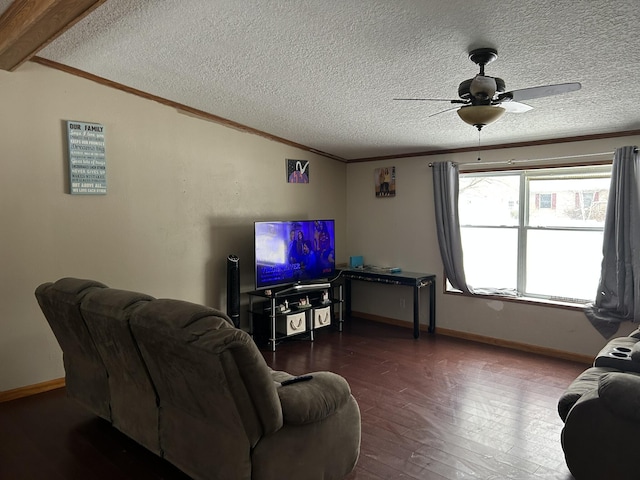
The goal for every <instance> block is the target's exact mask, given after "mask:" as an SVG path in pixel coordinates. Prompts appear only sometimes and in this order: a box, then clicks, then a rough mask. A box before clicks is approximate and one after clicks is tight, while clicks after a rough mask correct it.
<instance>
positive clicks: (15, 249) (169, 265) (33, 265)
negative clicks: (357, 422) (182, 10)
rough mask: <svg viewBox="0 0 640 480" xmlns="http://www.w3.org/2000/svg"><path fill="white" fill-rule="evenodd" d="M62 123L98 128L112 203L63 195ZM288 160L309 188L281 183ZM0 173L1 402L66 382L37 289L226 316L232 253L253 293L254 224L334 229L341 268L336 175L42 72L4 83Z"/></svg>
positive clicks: (223, 130) (282, 151)
mask: <svg viewBox="0 0 640 480" xmlns="http://www.w3.org/2000/svg"><path fill="white" fill-rule="evenodd" d="M66 120H77V121H83V122H95V123H100V124H103V125H104V126H105V130H106V158H107V184H108V194H107V195H102V196H81V195H69V194H68V193H67V192H68V180H67V176H68V167H67V163H68V159H67V154H66V151H65V149H66V143H65V132H66V125H65V121H66ZM294 140H295V139H294ZM286 158H293V159H308V160H310V162H311V163H310V167H309V168H310V174H311V183H310V184H308V185H301V184H287V183H286V181H285V178H286V175H285V171H286V170H285V159H286ZM0 163H1V166H2V174H1V176H0V224H1V226H2V230H1V233H0V247H1V252H2V253H1V258H2V265H1V268H0V391H5V390H10V389H13V388H17V387H21V386H25V385H31V384H35V383H39V382H43V381H47V380H51V379H55V378H59V377H62V376H64V370H63V367H62V354H61V351H60V349H59V347H58V344H57V342H56V340H55V337H54V336H53V334H52V333H51V330H50V329H49V327H48V325H47V323H46V321H45V319H44V316H43V315H42V313H41V312H40V309H39V307H38V305H37V303H36V300H35V297H34V295H33V292H34V290H35V288H36V287H37V286H38V285H39V284H40V283H43V282H47V281H55V280H57V279H58V278H61V277H64V276H75V277H81V278H91V279H95V280H99V281H101V282H104V283H106V284H107V285H109V286H112V287H115V288H123V289H130V290H137V291H141V292H144V293H148V294H150V295H153V296H155V297H170V298H179V299H183V300H188V301H193V302H198V303H204V304H207V305H210V306H213V307H216V308H220V309H221V310H223V311H224V310H225V309H226V270H225V268H226V257H227V255H228V254H230V253H235V254H237V255H238V256H239V257H240V265H241V272H240V274H241V275H240V276H241V283H242V286H241V290H242V291H243V292H244V291H248V290H251V289H252V286H253V281H254V280H253V222H254V221H256V220H272V219H297V218H299V219H305V218H319V217H322V218H334V219H335V220H336V231H337V239H336V244H337V245H336V251H337V254H338V259H337V260H338V261H344V252H345V243H346V229H345V216H346V210H345V192H346V186H345V183H346V165H345V164H344V163H341V162H337V161H334V160H331V159H327V158H325V157H320V156H317V155H313V154H310V153H308V152H305V151H301V150H299V149H295V148H292V147H288V146H286V145H283V144H280V143H277V142H273V141H270V140H267V139H265V138H262V137H259V136H256V135H251V134H247V133H242V132H239V131H237V130H234V129H231V128H227V127H224V126H221V125H218V124H215V123H212V122H208V121H204V120H201V119H197V118H193V117H190V116H187V115H184V114H181V113H180V112H178V111H176V110H175V109H172V108H169V107H166V106H163V105H161V104H158V103H156V102H153V101H149V100H145V99H143V98H139V97H136V96H133V95H130V94H127V93H124V92H121V91H118V90H115V89H111V88H108V87H105V86H102V85H99V84H97V83H93V82H90V81H88V80H85V79H82V78H78V77H74V76H72V75H68V74H65V73H62V72H59V71H56V70H53V69H49V68H46V67H43V66H41V65H38V64H34V63H27V64H25V65H24V66H22V67H21V68H20V69H19V70H18V71H16V72H14V73H8V72H4V71H0ZM341 254H342V258H341ZM243 303H246V299H243ZM243 316H245V317H246V315H245V314H244V312H243ZM245 321H246V318H243V322H245Z"/></svg>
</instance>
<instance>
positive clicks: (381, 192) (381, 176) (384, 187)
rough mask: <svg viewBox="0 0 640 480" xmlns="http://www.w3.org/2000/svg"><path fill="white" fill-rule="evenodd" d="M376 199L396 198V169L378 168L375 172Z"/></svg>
mask: <svg viewBox="0 0 640 480" xmlns="http://www.w3.org/2000/svg"><path fill="white" fill-rule="evenodd" d="M373 183H374V186H375V191H376V197H395V196H396V167H383V168H376V169H375V170H374V171H373Z"/></svg>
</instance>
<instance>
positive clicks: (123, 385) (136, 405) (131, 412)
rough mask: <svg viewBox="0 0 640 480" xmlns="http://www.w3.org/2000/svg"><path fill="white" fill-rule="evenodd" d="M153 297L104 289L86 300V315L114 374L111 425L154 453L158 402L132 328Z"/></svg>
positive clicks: (83, 307) (156, 449)
mask: <svg viewBox="0 0 640 480" xmlns="http://www.w3.org/2000/svg"><path fill="white" fill-rule="evenodd" d="M151 300H153V297H151V296H149V295H145V294H142V293H136V292H130V291H126V290H117V289H114V288H103V289H98V290H94V291H92V292H90V293H89V294H87V295H86V296H85V297H84V299H83V300H82V304H81V312H82V315H83V317H84V319H85V322H86V324H87V327H88V328H89V331H90V333H91V336H92V337H93V340H94V342H95V345H96V348H97V349H98V352H99V353H100V356H101V357H102V360H103V361H104V365H105V367H106V369H107V372H108V373H109V390H110V393H111V421H112V423H113V425H114V426H115V427H116V428H118V429H119V430H120V431H121V432H123V433H125V434H126V435H128V436H129V437H131V438H133V439H134V440H135V441H137V442H138V443H140V444H141V445H143V446H145V447H147V448H148V449H149V450H151V451H152V452H154V453H157V454H160V453H161V452H160V442H159V440H158V398H157V394H156V391H155V387H154V386H153V384H152V382H151V378H150V377H149V372H148V371H147V367H146V365H145V363H144V361H143V360H142V356H141V354H140V351H139V349H138V345H137V343H136V342H135V340H134V338H133V335H132V334H131V329H130V326H129V319H130V317H131V315H132V314H133V312H135V311H136V310H137V309H138V308H140V307H141V306H142V305H144V304H145V303H147V302H149V301H151Z"/></svg>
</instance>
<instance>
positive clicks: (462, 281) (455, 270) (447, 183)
mask: <svg viewBox="0 0 640 480" xmlns="http://www.w3.org/2000/svg"><path fill="white" fill-rule="evenodd" d="M432 168H433V200H434V204H435V210H436V230H437V232H438V244H439V245H440V256H441V257H442V263H443V264H444V271H445V274H446V276H447V279H448V280H449V283H451V285H452V286H453V288H456V289H458V290H461V291H462V292H465V293H472V292H471V288H470V287H469V286H468V285H467V280H466V278H465V275H464V267H463V261H462V259H463V257H462V239H461V236H460V219H459V217H458V191H459V188H460V187H459V180H458V166H457V165H456V164H455V163H453V162H438V163H434V164H433V165H432Z"/></svg>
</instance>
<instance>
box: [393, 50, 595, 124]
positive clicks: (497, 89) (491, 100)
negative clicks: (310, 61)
mask: <svg viewBox="0 0 640 480" xmlns="http://www.w3.org/2000/svg"><path fill="white" fill-rule="evenodd" d="M496 58H498V51H497V50H495V49H493V48H478V49H476V50H472V51H471V52H469V60H471V61H472V62H473V63H475V64H476V65H478V66H479V67H480V73H479V74H478V75H476V76H475V77H473V78H470V79H468V80H465V81H463V82H462V83H461V84H460V85H459V86H458V96H459V97H460V99H454V100H449V99H442V98H394V100H415V101H431V102H449V103H452V104H457V105H462V106H461V107H457V106H456V107H453V108H449V109H447V110H443V111H441V112H438V113H434V114H433V115H438V114H440V113H444V112H448V111H450V110H457V112H458V115H459V116H460V118H461V119H462V121H464V122H465V123H468V124H469V125H473V126H474V127H476V128H477V129H478V131H480V130H481V129H482V127H484V126H485V125H488V124H490V123H493V122H495V121H496V120H498V119H499V118H500V117H501V116H502V115H503V114H504V113H505V112H510V113H524V112H527V111H529V110H531V109H532V108H533V107H531V106H530V105H527V104H525V103H520V102H521V101H522V100H531V99H534V98H542V97H550V96H552V95H560V94H562V93H568V92H574V91H576V90H580V88H581V87H582V86H581V85H580V83H577V82H574V83H559V84H555V85H543V86H539V87H530V88H523V89H520V90H512V91H510V92H506V91H505V89H506V88H505V83H504V80H502V79H501V78H498V77H490V76H488V75H485V74H484V67H485V66H486V65H488V64H489V63H491V62H493V61H494V60H495V59H496ZM433 115H430V116H433Z"/></svg>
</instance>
